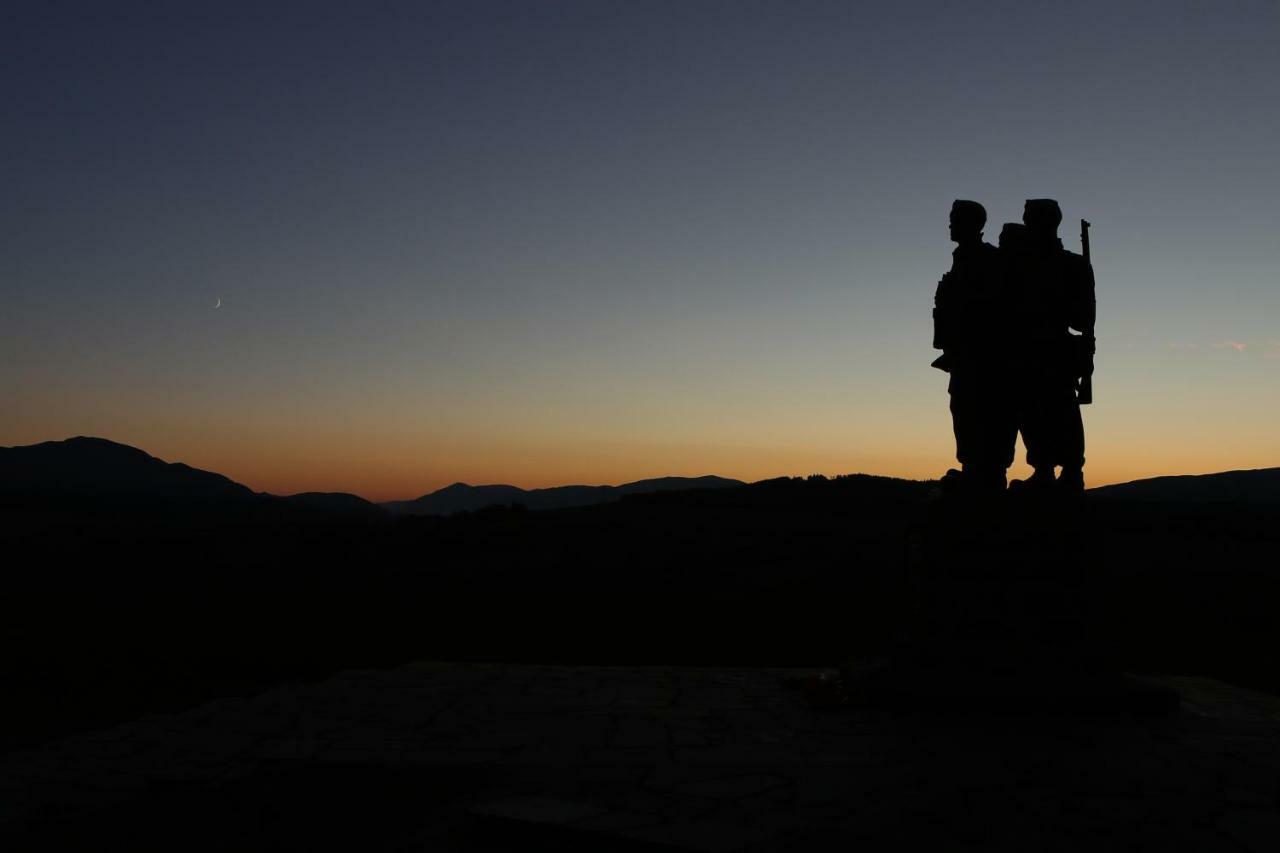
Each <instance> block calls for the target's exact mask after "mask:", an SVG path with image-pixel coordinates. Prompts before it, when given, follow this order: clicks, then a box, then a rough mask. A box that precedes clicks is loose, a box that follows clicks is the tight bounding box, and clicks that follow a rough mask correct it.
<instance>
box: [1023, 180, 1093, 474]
mask: <svg viewBox="0 0 1280 853" xmlns="http://www.w3.org/2000/svg"><path fill="white" fill-rule="evenodd" d="M1022 221H1023V226H1024V227H1023V228H1022V229H1018V228H1017V227H1016V226H1014V227H1010V226H1005V227H1006V230H1007V231H1008V234H1009V239H1008V245H1007V246H1006V245H1004V244H1005V240H1003V239H1002V241H1001V243H1002V246H1001V255H1002V259H1003V261H1004V266H1005V269H1006V270H1007V272H1008V281H1009V284H1010V288H1011V296H1012V300H1011V301H1012V304H1013V317H1012V318H1011V319H1012V329H1013V334H1014V336H1015V340H1016V342H1017V350H1018V356H1017V359H1016V365H1017V383H1016V385H1017V394H1016V396H1017V418H1018V421H1017V423H1018V428H1019V429H1020V430H1021V431H1022V441H1023V443H1024V444H1025V445H1026V448H1027V464H1028V465H1030V466H1031V467H1032V468H1034V469H1035V473H1033V474H1032V475H1031V477H1030V478H1028V479H1027V480H1026V481H1025V483H1023V482H1017V481H1015V486H1016V487H1028V488H1046V487H1050V486H1053V485H1055V480H1054V468H1055V466H1061V468H1062V473H1061V474H1060V475H1059V476H1058V479H1057V481H1056V485H1057V486H1058V487H1059V488H1061V489H1064V490H1067V491H1071V492H1079V491H1083V490H1084V422H1083V420H1082V418H1081V417H1080V402H1081V401H1080V397H1079V392H1080V388H1081V383H1082V380H1086V379H1087V378H1088V377H1089V376H1090V375H1091V374H1092V372H1093V326H1094V317H1095V314H1096V306H1095V301H1094V280H1093V268H1092V266H1090V264H1089V263H1088V262H1087V261H1086V260H1085V259H1084V258H1083V257H1081V256H1080V255H1077V254H1075V253H1074V252H1069V251H1067V250H1066V249H1064V248H1063V246H1062V241H1061V240H1060V239H1059V238H1058V226H1059V225H1060V224H1061V223H1062V210H1061V209H1060V208H1059V207H1058V203H1057V202H1056V201H1054V200H1053V199H1028V200H1027V202H1026V206H1025V208H1024V209H1023V214H1022ZM1003 236H1004V235H1002V237H1003ZM1072 329H1074V330H1075V331H1076V332H1079V333H1080V334H1076V335H1073V334H1072V333H1071V330H1072Z"/></svg>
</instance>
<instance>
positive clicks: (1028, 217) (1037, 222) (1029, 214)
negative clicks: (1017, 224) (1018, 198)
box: [1022, 198, 1062, 236]
mask: <svg viewBox="0 0 1280 853" xmlns="http://www.w3.org/2000/svg"><path fill="white" fill-rule="evenodd" d="M1022 223H1023V224H1024V225H1026V226H1027V229H1028V230H1029V231H1033V232H1035V233H1037V234H1051V235H1053V236H1057V234H1058V226H1059V225H1061V224H1062V208H1060V207H1058V202H1057V201H1055V200H1054V199H1051V198H1029V199H1027V203H1026V204H1025V205H1024V206H1023V208H1022Z"/></svg>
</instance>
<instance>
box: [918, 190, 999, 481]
mask: <svg viewBox="0 0 1280 853" xmlns="http://www.w3.org/2000/svg"><path fill="white" fill-rule="evenodd" d="M986 222H987V211H986V210H985V209H984V208H983V206H982V205H981V204H979V203H978V202H976V201H967V200H962V199H961V200H957V201H955V202H954V203H953V204H952V205H951V218H950V226H951V228H950V233H951V239H952V240H953V241H954V242H955V244H956V248H955V250H954V251H953V252H952V255H951V269H950V270H948V271H947V273H946V274H945V275H943V277H942V280H941V281H940V282H938V289H937V292H936V294H935V296H934V308H933V346H934V348H935V349H940V350H942V355H941V356H939V357H938V358H937V360H935V361H934V363H933V366H934V367H937V368H939V369H940V370H945V371H947V372H948V373H950V374H951V377H950V381H949V382H948V384H947V391H948V392H949V393H950V394H951V423H952V428H953V430H954V431H955V437H956V459H957V460H958V461H959V462H960V466H961V467H960V470H958V471H957V470H956V469H954V468H953V469H951V470H949V471H947V473H946V475H945V476H944V477H943V480H942V482H943V487H944V488H946V489H947V490H948V491H951V490H957V489H959V490H963V491H965V492H973V493H998V492H1001V491H1003V490H1004V488H1005V472H1006V471H1007V470H1008V468H1009V465H1011V464H1012V463H1013V448H1014V442H1015V441H1016V439H1017V419H1016V411H1015V409H1014V395H1013V390H1012V387H1011V383H1010V378H1011V368H1010V365H1009V359H1008V357H1007V355H1005V354H1003V353H1002V352H1001V349H1002V340H1003V337H1004V335H1005V333H1006V330H1005V326H1006V324H1007V316H1008V298H1007V296H1006V287H1005V280H1006V277H1005V275H1004V272H1003V269H1002V265H1001V258H1000V253H999V252H998V251H997V250H996V248H995V247H994V246H992V245H991V244H990V243H986V242H984V241H983V239H982V229H983V227H984V226H985V225H986Z"/></svg>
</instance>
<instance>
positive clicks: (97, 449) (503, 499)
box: [0, 436, 1280, 519]
mask: <svg viewBox="0 0 1280 853" xmlns="http://www.w3.org/2000/svg"><path fill="white" fill-rule="evenodd" d="M853 477H854V478H855V479H856V480H857V482H859V483H862V482H863V480H868V478H866V477H865V476H864V475H853ZM796 479H798V478H782V480H783V481H788V480H796ZM881 479H883V480H885V482H886V483H891V484H897V483H905V484H907V486H904V488H911V489H916V488H920V487H921V486H922V485H924V484H922V483H914V482H911V481H897V480H894V479H893V478H870V480H881ZM868 481H869V480H868ZM850 482H853V480H851V481H850ZM766 483H767V481H765V482H762V483H759V484H757V485H759V486H764V485H766ZM745 485H746V483H744V482H743V481H741V480H734V479H729V478H725V477H716V476H704V477H660V478H655V479H650V480H637V481H636V482H632V483H624V484H622V485H619V486H582V485H576V486H558V487H553V488H545V489H522V488H520V487H518V486H511V485H505V484H498V485H485V486H472V485H468V484H466V483H454V484H452V485H450V486H446V487H444V488H442V489H439V490H437V491H434V492H431V493H429V494H425V495H423V496H421V497H419V498H416V499H414V500H407V501H388V502H386V503H383V504H375V503H372V502H370V501H367V500H365V499H364V498H361V497H359V496H357V495H352V494H347V493H345V492H305V493H302V494H298V495H291V496H277V495H271V494H268V493H266V492H255V491H253V490H252V489H250V488H249V487H248V486H244V485H242V484H240V483H237V482H235V481H234V480H231V479H230V478H228V477H225V476H223V475H222V474H218V473H215V472H212V471H204V470H201V469H199V468H193V467H191V466H190V465H186V464H183V463H181V462H165V461H164V460H161V459H157V458H156V457H154V456H151V455H150V454H148V453H146V452H145V451H143V450H139V449H138V448H136V447H130V446H129V445H126V444H120V443H118V442H114V441H110V440H108V439H105V438H94V437H89V436H77V437H75V438H69V439H66V440H64V441H46V442H41V443H39V444H31V445H25V446H18V447H0V501H3V502H4V504H6V505H9V506H18V507H21V506H31V505H36V504H48V505H51V506H57V505H62V504H68V503H73V504H74V505H75V506H77V507H79V506H87V505H92V506H103V507H111V508H117V507H120V508H122V507H126V506H128V507H133V508H144V507H145V508H153V507H163V508H185V509H190V510H195V511H202V510H205V509H210V510H212V509H215V508H222V509H237V510H241V509H246V510H249V511H253V512H259V511H266V512H268V513H275V512H279V511H285V512H289V513H293V514H295V515H299V514H300V515H303V516H307V517H316V516H318V515H324V516H331V517H365V518H370V519H372V518H380V517H384V516H386V515H387V514H388V512H390V513H393V514H398V515H450V514H453V513H457V512H466V511H474V510H477V509H483V508H484V507H488V506H494V505H509V504H520V505H522V506H524V507H525V508H526V509H530V510H545V509H565V508H570V507H581V506H590V505H593V504H601V503H610V502H613V501H618V500H621V499H622V498H623V497H626V496H627V495H639V494H646V493H657V492H674V491H690V492H692V491H704V490H716V489H726V488H732V487H737V486H745ZM895 488H896V486H895ZM1089 495H1090V496H1091V497H1092V498H1095V499H1099V500H1107V501H1112V500H1120V501H1128V502H1145V503H1158V502H1165V503H1195V502H1199V503H1240V504H1261V505H1280V468H1258V469H1252V470H1242V471H1223V472H1220V473H1215V474H1196V475H1175V476H1166V477H1153V478H1150V479H1146V480H1135V481H1133V482H1129V483H1117V484H1115V485H1110V486H1101V487H1098V488H1094V489H1090V490H1089Z"/></svg>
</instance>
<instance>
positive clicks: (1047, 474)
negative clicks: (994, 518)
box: [1009, 466, 1054, 493]
mask: <svg viewBox="0 0 1280 853" xmlns="http://www.w3.org/2000/svg"><path fill="white" fill-rule="evenodd" d="M1053 487H1054V480H1053V468H1052V467H1047V466H1046V467H1040V468H1037V469H1036V470H1035V471H1034V472H1033V473H1032V474H1031V476H1030V477H1028V478H1027V479H1025V480H1014V481H1013V482H1012V483H1010V484H1009V488H1010V489H1012V490H1014V491H1018V492H1036V493H1040V492H1046V491H1048V490H1050V489H1052V488H1053Z"/></svg>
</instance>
